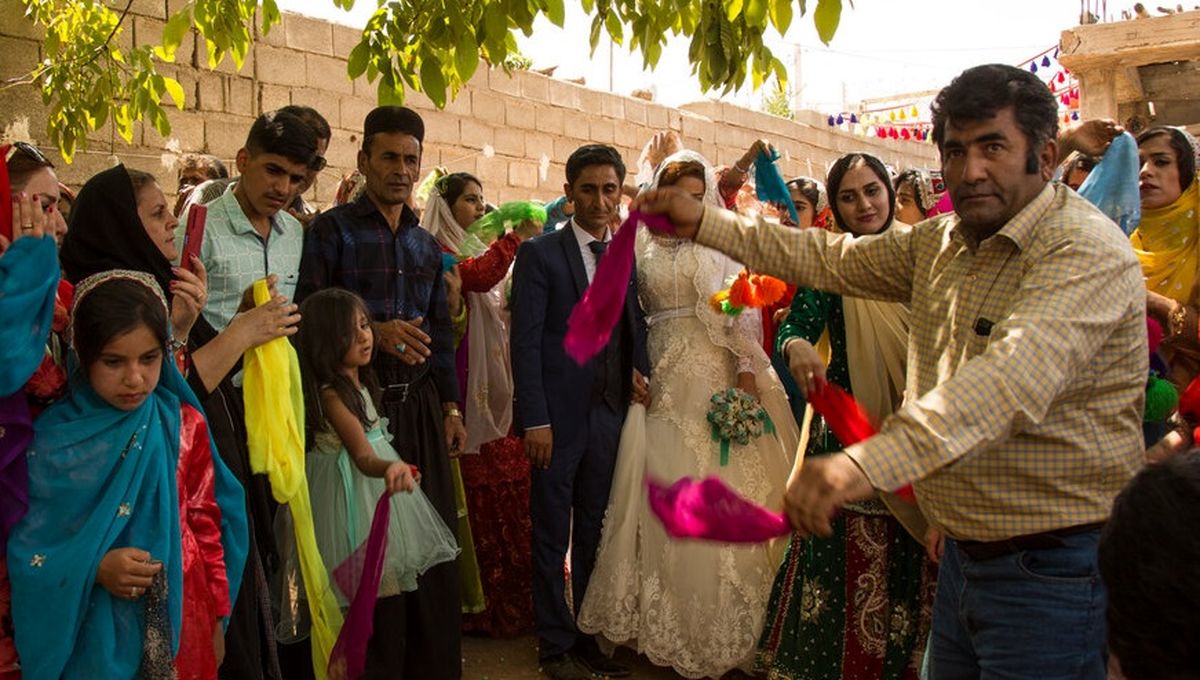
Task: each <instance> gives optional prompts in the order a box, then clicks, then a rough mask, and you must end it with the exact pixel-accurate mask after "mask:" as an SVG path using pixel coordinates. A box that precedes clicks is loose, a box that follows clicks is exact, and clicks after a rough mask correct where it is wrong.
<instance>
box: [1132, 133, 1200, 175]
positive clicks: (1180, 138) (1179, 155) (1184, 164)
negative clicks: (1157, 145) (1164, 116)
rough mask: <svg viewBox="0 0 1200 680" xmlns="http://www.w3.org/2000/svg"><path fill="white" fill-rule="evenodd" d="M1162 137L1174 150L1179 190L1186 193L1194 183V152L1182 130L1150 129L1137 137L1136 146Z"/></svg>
mask: <svg viewBox="0 0 1200 680" xmlns="http://www.w3.org/2000/svg"><path fill="white" fill-rule="evenodd" d="M1163 135H1165V136H1166V137H1167V143H1168V144H1170V145H1171V148H1172V149H1174V150H1175V166H1176V167H1177V168H1179V190H1180V191H1187V190H1188V187H1190V186H1192V182H1194V181H1196V150H1195V149H1193V148H1192V145H1191V144H1190V143H1189V142H1188V138H1187V136H1186V135H1184V134H1183V131H1182V130H1180V129H1178V128H1173V127H1167V126H1165V125H1159V126H1156V127H1152V128H1150V129H1149V130H1146V131H1144V132H1142V134H1140V135H1138V136H1137V143H1138V146H1141V145H1142V142H1145V141H1146V140H1148V139H1150V138H1152V137H1161V136H1163Z"/></svg>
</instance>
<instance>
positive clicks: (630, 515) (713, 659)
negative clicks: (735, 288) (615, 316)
mask: <svg viewBox="0 0 1200 680" xmlns="http://www.w3.org/2000/svg"><path fill="white" fill-rule="evenodd" d="M638 239H639V241H638V259H637V266H638V280H637V289H638V295H639V297H640V299H641V302H642V306H643V308H644V309H645V311H646V314H647V317H648V320H649V322H650V334H649V339H648V350H649V354H650V363H651V376H650V377H651V382H650V394H651V405H650V408H649V409H648V410H647V409H645V408H643V407H642V406H640V405H635V406H633V407H631V409H630V411H629V415H628V418H627V419H626V421H625V427H624V430H623V431H622V433H621V443H620V449H619V453H618V455H617V463H616V470H615V474H614V478H613V486H612V496H611V498H610V501H609V505H608V509H607V511H606V513H605V519H604V529H603V535H602V538H601V541H600V548H599V554H598V556H597V561H596V567H595V570H594V571H593V572H592V578H591V581H590V583H589V586H588V591H587V597H586V599H585V600H584V603H583V606H582V607H581V608H580V613H579V620H578V625H579V628H580V630H582V631H584V632H586V633H592V634H598V635H601V636H603V637H604V638H606V639H607V640H608V641H609V642H611V643H615V644H624V645H629V646H632V647H635V648H636V649H637V650H638V651H640V652H641V653H643V654H645V655H646V656H647V657H648V658H649V659H650V660H651V661H652V662H654V663H655V664H658V665H660V666H670V667H672V668H674V669H675V671H676V672H678V673H679V674H681V675H683V676H685V677H689V678H702V677H713V678H717V677H720V676H721V675H722V674H724V673H725V672H727V671H729V670H731V669H733V668H736V667H746V668H749V666H750V664H751V662H752V660H753V656H754V652H755V647H756V645H757V643H758V636H759V632H760V631H761V630H762V624H763V617H764V615H765V611H766V607H767V599H768V597H769V596H770V592H771V584H772V581H773V579H774V577H775V571H776V569H777V567H778V566H779V560H780V558H781V553H782V550H783V548H784V544H783V542H782V541H777V542H775V543H774V544H760V545H730V544H723V543H712V542H702V541H678V540H673V539H670V538H668V536H667V535H666V533H665V532H664V531H663V528H662V525H661V524H660V523H659V522H658V520H657V519H656V518H655V517H654V516H653V515H652V514H651V513H650V510H649V506H648V502H647V495H646V487H645V479H646V478H647V477H649V478H652V479H656V480H659V481H661V482H666V483H673V482H675V481H676V480H678V479H680V478H681V477H688V476H690V477H697V478H703V477H707V476H710V475H718V476H720V477H721V478H722V479H724V480H725V481H726V482H727V483H728V484H729V485H730V486H731V487H732V488H733V489H735V490H736V491H737V492H738V493H740V494H742V495H743V496H745V497H747V498H749V499H751V500H753V501H755V502H756V503H759V504H763V505H766V506H769V507H772V508H775V509H778V508H779V507H781V505H782V500H783V491H784V486H785V483H786V481H787V476H788V473H789V471H790V467H791V455H792V453H793V452H794V451H795V445H796V440H797V436H798V435H797V432H796V425H795V422H794V420H793V418H792V415H791V410H790V409H789V407H788V402H787V397H786V395H785V393H784V391H783V387H782V386H781V385H780V383H779V379H778V377H777V376H776V375H775V373H774V372H773V371H772V369H771V367H770V364H769V362H768V360H767V357H766V355H765V354H764V353H763V351H762V347H761V341H760V340H759V338H760V337H761V332H760V331H758V330H757V329H760V328H761V323H760V320H759V316H758V314H757V312H756V311H751V310H748V311H747V312H745V313H743V314H742V316H740V317H737V318H736V319H734V318H730V317H728V316H725V315H723V314H719V313H716V312H714V311H713V310H712V309H711V308H710V307H709V305H708V297H709V296H710V295H711V294H712V293H713V292H715V291H716V290H718V289H719V288H722V287H724V280H725V278H726V277H727V276H729V275H730V274H735V273H736V272H737V271H739V269H740V267H738V266H737V265H736V264H734V263H733V262H732V261H731V260H729V259H728V258H726V257H725V256H724V255H721V254H719V253H717V252H715V251H712V250H709V249H707V248H703V247H701V246H697V245H695V244H693V243H691V242H690V241H687V242H685V241H677V240H673V239H662V238H660V237H651V236H647V235H645V234H644V233H642V234H639V235H638ZM740 370H743V371H744V370H752V371H753V372H754V373H755V376H756V378H757V386H758V390H759V393H760V395H761V399H762V402H763V404H764V406H766V408H767V410H768V413H769V414H770V417H771V419H772V421H773V422H774V424H775V427H776V434H775V435H763V436H762V437H760V438H758V439H757V440H754V441H752V442H751V443H750V444H749V445H748V446H737V445H736V444H734V445H733V446H732V448H731V450H730V455H729V463H728V465H726V466H722V465H721V462H720V446H719V444H718V443H717V442H714V441H713V440H712V435H711V431H710V428H709V425H708V422H707V420H706V414H707V412H708V407H709V398H710V397H711V396H712V395H713V393H714V392H717V391H719V390H724V389H726V388H728V387H733V386H735V385H736V378H737V373H738V371H740Z"/></svg>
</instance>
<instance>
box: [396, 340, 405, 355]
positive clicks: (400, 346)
mask: <svg viewBox="0 0 1200 680" xmlns="http://www.w3.org/2000/svg"><path fill="white" fill-rule="evenodd" d="M395 347H396V352H397V353H399V354H404V352H406V351H407V350H408V343H404V342H397V343H396V345H395Z"/></svg>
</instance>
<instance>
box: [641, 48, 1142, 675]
mask: <svg viewBox="0 0 1200 680" xmlns="http://www.w3.org/2000/svg"><path fill="white" fill-rule="evenodd" d="M1056 104H1057V102H1056V101H1055V99H1054V97H1053V95H1051V94H1050V93H1049V90H1048V89H1047V88H1046V86H1045V84H1044V83H1042V82H1041V81H1039V80H1038V79H1037V77H1036V76H1033V75H1032V74H1030V73H1028V72H1026V71H1024V70H1023V69H1018V68H1014V67H1011V66H1000V65H991V66H980V67H976V68H973V69H969V70H967V71H965V72H964V73H963V74H962V75H960V76H959V77H958V78H956V79H955V80H954V82H952V83H951V84H950V86H948V87H947V88H945V89H944V90H942V92H941V93H940V94H939V95H938V97H937V100H936V101H935V103H934V106H933V109H934V117H933V124H934V133H933V134H934V139H935V141H936V142H937V143H938V148H939V149H940V151H941V154H942V166H943V172H944V174H945V177H946V181H947V184H948V186H949V191H950V194H951V197H952V199H953V201H954V205H955V208H956V214H950V215H946V216H943V217H938V218H935V219H932V220H928V221H926V222H923V223H921V224H918V225H916V226H915V227H914V228H913V229H912V230H911V231H902V230H894V229H893V230H889V231H887V232H885V233H884V234H882V235H880V236H877V237H864V238H853V237H851V236H848V235H844V234H832V233H829V232H825V231H821V230H808V231H800V230H795V229H788V228H784V227H780V226H778V225H772V224H768V223H766V222H763V221H761V220H759V221H757V222H756V221H753V220H749V219H745V218H741V217H738V216H736V215H734V214H733V213H730V212H727V211H721V210H713V209H704V208H703V207H702V206H701V205H700V204H699V203H697V202H695V201H692V200H690V199H689V198H688V197H686V196H683V195H681V194H679V193H678V192H671V191H669V190H661V191H658V192H651V193H649V194H646V195H644V196H643V197H642V198H640V199H639V201H638V202H636V203H635V205H634V206H633V207H634V208H641V209H642V210H645V211H647V212H652V213H667V214H669V215H670V217H671V219H672V222H673V223H674V224H675V227H676V231H677V233H678V234H679V235H682V236H687V237H691V238H695V239H696V241H697V242H698V243H701V244H703V245H706V246H710V247H713V248H716V249H718V250H721V251H724V252H726V253H728V254H729V255H731V256H733V257H734V258H736V259H738V260H740V261H742V262H745V263H746V264H747V265H748V266H749V267H751V268H752V269H754V270H756V271H761V272H764V273H768V274H773V275H775V276H779V277H781V278H784V279H786V280H788V281H792V282H796V283H797V284H799V285H801V286H807V287H813V288H821V289H825V290H829V291H832V292H836V293H839V294H843V295H852V296H859V297H865V298H875V299H881V300H892V301H902V302H907V303H910V304H911V306H912V315H911V324H912V327H911V336H910V342H909V349H908V352H909V354H908V365H909V367H910V371H909V374H908V380H907V389H906V399H905V405H904V406H903V407H902V408H901V409H900V410H899V411H897V412H896V414H895V415H893V416H892V417H891V418H889V419H888V420H887V421H886V422H885V423H884V424H883V426H882V427H881V431H880V433H879V435H878V436H876V437H874V438H872V439H870V440H869V441H866V442H864V443H861V444H858V445H855V446H851V447H848V448H847V449H846V450H845V451H844V452H842V453H840V454H835V455H831V456H826V457H822V458H817V459H812V460H807V461H804V462H803V465H802V466H800V465H798V466H797V469H796V470H795V471H793V473H792V478H791V480H789V483H788V491H787V497H786V499H785V503H786V508H787V511H788V515H789V517H790V518H791V520H792V522H793V524H794V525H795V526H796V527H797V528H798V530H799V532H800V533H801V534H812V533H817V534H822V535H828V534H829V533H830V531H831V525H830V517H831V516H832V514H833V513H834V512H835V511H836V510H837V508H838V507H840V506H841V505H843V504H845V503H846V502H850V501H855V500H860V499H863V498H867V497H869V496H871V495H872V494H874V492H875V490H876V489H880V490H887V491H892V490H895V489H898V488H900V487H901V486H903V485H905V484H908V483H913V484H914V487H915V489H916V493H917V497H918V499H919V501H920V504H921V507H922V509H923V510H924V511H925V513H926V514H927V515H928V516H929V517H930V519H931V520H932V521H933V522H934V523H936V524H937V525H939V526H941V527H943V528H944V530H945V533H946V534H947V536H948V540H947V542H946V543H947V545H946V554H945V557H944V558H943V560H942V564H941V570H940V573H939V586H938V594H937V600H936V604H935V612H934V624H933V633H932V639H931V643H930V652H929V655H930V662H931V672H932V675H931V677H932V678H934V680H942V679H944V678H955V679H957V678H976V677H1006V678H1007V677H1013V678H1018V677H1019V678H1035V677H1036V678H1059V677H1061V678H1093V677H1094V678H1103V677H1105V651H1104V642H1105V635H1104V619H1103V611H1104V602H1105V595H1104V589H1103V586H1102V585H1101V583H1100V581H1099V576H1098V571H1097V565H1096V546H1097V543H1098V540H1099V527H1100V525H1101V523H1103V522H1104V520H1105V519H1106V518H1107V517H1108V513H1109V509H1110V507H1111V504H1112V500H1113V498H1114V497H1115V496H1116V494H1117V492H1118V491H1119V490H1120V489H1121V487H1122V486H1123V485H1124V484H1125V483H1126V482H1127V481H1128V480H1130V479H1131V478H1132V476H1133V475H1134V473H1135V472H1136V471H1137V469H1138V468H1139V466H1140V464H1141V461H1142V459H1143V455H1144V446H1143V440H1142V431H1141V414H1142V401H1143V397H1144V391H1145V381H1146V372H1147V370H1148V353H1147V348H1146V327H1145V296H1146V294H1145V287H1144V284H1143V281H1142V275H1141V271H1140V268H1139V265H1138V261H1137V259H1136V257H1135V256H1134V254H1133V251H1132V249H1131V247H1130V245H1129V241H1128V239H1127V238H1125V237H1124V235H1123V234H1122V233H1121V231H1120V230H1119V229H1118V228H1117V227H1116V226H1115V225H1114V224H1112V223H1111V222H1110V221H1109V220H1108V219H1107V218H1106V217H1105V216H1104V215H1103V214H1102V213H1100V212H1099V211H1098V210H1096V209H1095V208H1093V207H1092V205H1091V204H1089V203H1088V202H1087V201H1086V200H1084V199H1082V198H1080V197H1079V196H1078V195H1077V194H1075V193H1074V192H1073V191H1071V190H1070V189H1068V188H1066V187H1065V186H1062V185H1060V184H1057V183H1051V181H1050V180H1051V178H1052V176H1053V172H1054V167H1055V162H1056V155H1057V148H1056V145H1055V141H1054V137H1055V133H1056V130H1057V118H1058V113H1057V106H1056ZM830 200H840V197H838V196H831V197H830Z"/></svg>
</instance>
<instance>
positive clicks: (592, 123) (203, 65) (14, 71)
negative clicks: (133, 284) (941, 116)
mask: <svg viewBox="0 0 1200 680" xmlns="http://www.w3.org/2000/svg"><path fill="white" fill-rule="evenodd" d="M178 4H179V0H135V1H134V3H133V12H135V14H134V16H133V17H132V21H131V22H127V23H126V25H125V30H124V32H123V34H122V36H121V38H120V39H121V40H122V41H123V42H124V43H125V44H131V43H132V44H142V43H145V42H149V41H154V40H157V38H158V36H159V34H160V32H161V30H162V27H163V24H164V21H165V19H166V17H167V16H168V11H170V10H173V9H174V8H175V6H176V5H178ZM358 36H359V32H358V31H356V30H354V29H352V28H347V27H344V26H338V25H335V24H330V23H328V22H325V21H322V20H318V19H312V18H309V17H304V16H299V15H292V14H289V15H285V16H284V19H283V22H282V25H277V26H275V27H273V28H272V30H271V32H270V33H268V34H267V35H264V36H262V37H261V38H260V39H259V40H258V41H257V42H256V43H255V44H254V46H253V47H252V50H251V53H250V54H249V56H248V57H247V59H246V63H245V64H244V66H243V68H242V69H241V71H240V72H238V71H235V70H234V69H233V67H232V65H231V63H230V60H229V59H226V60H225V62H224V63H223V64H222V65H220V66H219V67H217V69H215V70H212V71H210V70H209V69H208V68H207V63H208V61H207V56H206V53H205V47H204V42H203V41H198V40H196V38H195V36H194V35H192V36H189V37H188V38H187V39H186V40H185V41H184V45H183V46H182V47H181V48H180V50H179V52H178V53H177V65H175V66H167V67H166V68H164V71H166V72H168V73H169V74H171V75H173V76H174V77H175V78H176V79H177V80H179V82H180V84H182V85H183V88H184V91H185V92H186V93H187V96H188V101H187V106H186V109H185V110H184V111H178V110H175V109H174V108H173V107H172V108H171V109H170V111H169V116H170V120H171V124H172V132H171V135H170V138H171V139H163V138H162V137H161V136H159V135H158V134H157V133H156V132H155V131H154V130H153V129H151V128H148V127H143V126H142V125H140V124H138V125H137V126H136V129H135V132H134V138H133V144H132V145H127V144H125V142H124V141H123V140H121V139H120V138H119V137H114V135H113V133H112V130H111V127H110V126H108V125H106V126H105V127H104V128H102V129H101V130H99V131H97V132H96V133H93V134H92V135H90V137H89V139H90V143H89V148H88V150H87V151H86V152H80V153H79V154H77V156H76V160H75V162H74V163H73V164H72V165H70V166H66V165H64V164H61V163H60V164H59V166H60V168H59V176H60V178H62V179H63V180H64V181H65V182H67V183H69V184H72V185H76V186H77V185H79V184H81V183H82V182H83V181H84V180H86V179H87V178H88V177H89V176H91V175H92V174H94V173H95V172H98V171H100V170H102V169H104V168H106V167H108V166H109V165H110V164H111V163H112V157H113V156H114V155H115V156H116V157H118V158H120V159H121V160H122V161H123V162H125V163H126V164H127V165H129V166H131V167H136V168H140V169H143V170H146V171H148V172H152V173H154V174H156V175H157V176H159V178H160V182H161V183H162V185H163V188H164V189H165V190H166V191H168V192H170V191H172V190H173V189H174V187H175V180H174V176H175V175H174V168H173V162H174V159H175V158H176V157H177V154H176V152H177V151H185V152H186V151H204V152H207V153H212V154H215V155H216V156H218V157H220V158H222V159H224V160H227V161H229V162H230V163H232V159H233V157H234V155H235V154H236V152H237V150H238V148H239V147H240V146H241V144H242V142H243V141H244V139H245V134H246V131H247V130H248V129H249V127H250V124H251V122H252V121H253V119H254V117H255V116H256V115H258V114H259V113H260V112H262V111H269V110H272V109H275V108H278V107H280V106H283V105H286V104H304V105H308V106H312V107H313V108H316V109H317V110H318V111H320V112H321V113H322V115H324V116H325V118H326V119H328V120H329V124H330V125H331V126H332V127H333V140H332V142H331V144H330V148H329V151H328V153H327V158H328V161H329V167H328V168H327V169H326V170H325V171H324V172H323V173H322V175H321V177H320V178H319V179H318V181H317V183H316V184H315V186H314V188H313V189H312V194H313V196H311V197H310V198H312V199H315V200H316V201H317V202H318V203H320V204H322V205H324V204H327V203H328V202H329V201H330V200H331V199H332V196H333V192H334V190H335V189H336V187H337V183H338V181H339V179H340V178H341V177H342V176H343V175H344V174H345V173H346V172H348V171H349V170H351V169H352V168H353V167H354V164H355V158H356V151H357V149H358V146H359V143H360V135H361V128H362V121H363V118H364V116H365V115H366V114H367V112H368V111H370V110H371V108H372V107H374V106H375V88H374V87H373V86H372V85H371V84H370V83H368V82H367V81H366V80H365V79H362V78H360V79H359V80H357V81H353V82H351V81H350V80H349V79H347V77H346V64H345V57H346V56H347V55H349V53H350V50H351V48H352V47H353V46H354V45H355V44H356V43H357V42H358ZM39 50H40V42H39V40H38V36H37V34H36V32H35V31H34V30H33V26H32V25H31V24H30V23H29V22H28V21H27V20H26V19H25V18H24V17H23V16H22V15H21V5H20V3H17V2H15V1H6V2H0V78H8V77H12V76H15V75H19V74H21V73H24V72H26V71H27V70H28V69H29V68H30V67H31V66H32V64H33V63H34V61H35V59H40V54H39ZM407 103H408V105H410V106H412V107H413V108H415V109H417V110H419V111H420V112H421V113H422V115H424V117H425V121H426V126H427V131H426V149H425V156H424V168H425V169H426V170H428V169H429V168H431V167H433V166H434V165H445V166H447V167H449V168H450V170H452V171H468V172H472V173H474V174H475V175H477V176H478V177H479V178H480V179H481V180H482V181H483V183H484V191H485V193H486V195H487V196H488V198H489V200H492V201H505V200H515V199H526V198H534V199H543V200H545V199H550V198H553V197H555V196H557V195H559V194H560V193H561V191H562V184H563V175H564V167H563V164H564V162H565V161H566V159H567V156H568V155H569V154H570V153H571V151H573V150H574V149H575V148H576V147H578V146H579V145H581V144H583V143H586V142H603V143H607V144H613V145H614V146H616V147H617V148H618V149H620V151H621V152H622V154H623V155H624V157H625V159H626V163H627V164H628V165H629V166H630V167H631V168H632V167H634V165H635V164H636V163H637V159H638V156H639V154H640V153H641V149H642V146H643V145H644V144H645V143H646V141H647V140H648V139H649V138H650V136H651V135H652V134H653V133H654V132H656V131H658V130H662V129H668V128H669V129H672V130H675V131H677V132H679V133H680V135H681V136H682V137H683V140H684V143H685V145H686V146H687V147H688V148H692V149H696V150H698V151H700V152H702V153H703V154H704V155H705V156H706V157H708V158H709V160H711V161H713V162H715V163H724V164H729V163H733V162H734V161H735V160H736V159H737V158H738V157H739V156H740V155H741V154H742V152H743V151H744V150H745V149H746V148H747V147H748V146H749V145H750V144H751V143H752V142H753V141H754V140H755V139H757V138H759V137H766V138H768V139H770V140H771V141H772V142H773V143H774V144H775V145H776V146H777V147H778V148H779V149H780V152H781V153H782V154H783V155H784V158H783V159H782V161H781V167H782V170H783V173H784V175H785V176H793V175H800V174H803V175H813V176H817V177H821V176H823V175H824V173H825V168H826V167H827V166H828V164H829V163H830V162H832V161H833V160H834V159H835V158H837V157H838V156H839V155H841V154H842V153H845V152H847V151H851V150H863V151H868V152H870V153H874V154H876V155H878V156H880V157H881V158H883V159H884V161H885V162H887V163H890V164H892V165H893V166H894V167H908V166H911V165H919V166H924V167H928V166H931V165H934V164H935V163H936V155H935V153H934V149H933V147H932V146H931V145H928V144H920V143H914V142H902V141H891V140H888V141H884V140H879V139H867V138H863V137H855V136H853V135H850V134H846V133H842V132H839V131H834V130H832V129H831V128H829V127H828V126H827V125H826V124H825V121H824V119H823V118H822V116H821V115H819V114H816V113H812V112H801V113H800V114H799V115H798V116H797V120H796V121H789V120H785V119H782V118H778V117H775V116H771V115H768V114H765V113H761V112H758V111H752V110H749V109H744V108H740V107H737V106H732V105H729V104H725V103H721V102H716V101H704V102H699V103H695V104H688V105H685V106H683V107H680V108H678V109H677V108H671V107H666V106H663V105H661V104H656V103H652V102H646V101H643V100H640V99H634V98H630V97H624V96H620V95H614V94H610V93H608V92H601V91H597V90H593V89H589V88H587V87H583V86H580V85H575V84H572V83H567V82H564V81H561V80H555V79H553V78H548V77H546V76H542V75H539V74H536V73H528V72H514V73H513V74H511V76H510V75H508V74H505V73H504V72H503V71H502V70H489V69H488V68H487V67H486V65H485V64H482V63H481V64H480V68H479V70H478V71H477V72H476V74H475V77H474V78H473V79H472V80H471V82H470V83H469V84H468V85H467V86H466V87H465V88H464V89H463V90H462V91H460V92H459V94H458V97H457V98H456V99H455V100H454V101H452V102H451V103H450V104H448V105H447V106H446V108H445V110H443V111H438V110H436V108H435V107H434V106H433V105H432V104H431V103H430V101H429V99H428V98H426V97H425V96H424V95H422V94H420V93H409V96H408V100H407ZM45 121H46V108H45V107H44V106H43V105H42V103H41V98H40V96H39V95H38V93H37V92H36V91H34V90H33V89H32V88H30V87H25V86H22V87H15V88H10V89H8V90H4V91H0V126H11V130H12V131H16V132H17V133H18V134H20V131H22V130H23V129H27V130H28V135H29V136H31V137H32V138H33V139H34V140H36V141H38V142H41V143H45V141H46V138H45ZM484 147H491V148H492V149H493V150H494V154H492V155H491V156H490V157H488V156H485V155H484V153H483V149H484Z"/></svg>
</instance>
